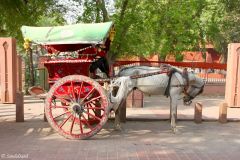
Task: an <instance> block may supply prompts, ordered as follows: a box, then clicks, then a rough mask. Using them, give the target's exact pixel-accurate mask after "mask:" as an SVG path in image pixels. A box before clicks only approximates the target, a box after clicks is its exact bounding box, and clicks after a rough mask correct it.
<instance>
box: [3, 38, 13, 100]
mask: <svg viewBox="0 0 240 160" xmlns="http://www.w3.org/2000/svg"><path fill="white" fill-rule="evenodd" d="M16 58H17V54H16V40H15V39H14V38H0V60H1V63H0V68H1V73H0V74H1V75H0V77H1V79H0V86H1V87H0V94H1V103H15V99H16V90H17V83H16V82H17V72H16V68H17V67H16Z"/></svg>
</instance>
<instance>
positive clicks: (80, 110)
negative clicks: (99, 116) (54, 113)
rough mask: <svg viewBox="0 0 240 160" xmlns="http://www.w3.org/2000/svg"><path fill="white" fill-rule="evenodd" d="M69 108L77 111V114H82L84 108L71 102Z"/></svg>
mask: <svg viewBox="0 0 240 160" xmlns="http://www.w3.org/2000/svg"><path fill="white" fill-rule="evenodd" d="M71 108H72V110H73V112H75V113H77V114H82V113H83V111H84V109H83V107H82V106H80V105H79V104H78V103H73V104H72V105H71Z"/></svg>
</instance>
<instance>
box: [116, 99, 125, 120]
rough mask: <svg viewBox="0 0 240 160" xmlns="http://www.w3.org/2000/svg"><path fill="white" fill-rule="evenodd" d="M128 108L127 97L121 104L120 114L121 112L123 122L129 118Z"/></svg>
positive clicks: (120, 116)
mask: <svg viewBox="0 0 240 160" xmlns="http://www.w3.org/2000/svg"><path fill="white" fill-rule="evenodd" d="M126 110H127V109H126V99H125V100H123V102H122V103H121V104H120V106H119V111H118V114H119V118H120V122H123V123H125V122H126V119H127V112H126Z"/></svg>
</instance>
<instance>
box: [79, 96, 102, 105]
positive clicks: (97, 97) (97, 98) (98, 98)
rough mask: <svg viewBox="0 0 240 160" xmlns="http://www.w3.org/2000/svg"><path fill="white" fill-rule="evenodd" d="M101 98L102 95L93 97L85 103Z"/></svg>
mask: <svg viewBox="0 0 240 160" xmlns="http://www.w3.org/2000/svg"><path fill="white" fill-rule="evenodd" d="M99 98H101V96H98V97H95V98H92V99H91V100H90V101H87V102H85V103H84V104H83V105H86V104H88V103H90V102H92V101H95V100H97V99H99Z"/></svg>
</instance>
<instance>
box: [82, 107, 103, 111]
mask: <svg viewBox="0 0 240 160" xmlns="http://www.w3.org/2000/svg"><path fill="white" fill-rule="evenodd" d="M84 108H86V109H92V110H94V109H99V110H103V111H104V110H105V109H104V108H101V107H84Z"/></svg>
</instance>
